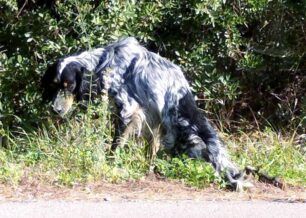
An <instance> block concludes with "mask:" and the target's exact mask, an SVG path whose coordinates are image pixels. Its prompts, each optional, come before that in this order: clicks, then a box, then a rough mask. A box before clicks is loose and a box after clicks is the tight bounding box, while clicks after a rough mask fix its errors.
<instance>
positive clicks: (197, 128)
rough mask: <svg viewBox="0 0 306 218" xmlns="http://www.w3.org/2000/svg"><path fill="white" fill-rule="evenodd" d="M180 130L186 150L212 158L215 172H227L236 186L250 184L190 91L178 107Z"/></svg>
mask: <svg viewBox="0 0 306 218" xmlns="http://www.w3.org/2000/svg"><path fill="white" fill-rule="evenodd" d="M177 124H178V130H179V132H180V141H182V142H183V143H185V149H184V150H186V151H187V154H188V155H189V156H190V157H192V158H203V159H205V160H206V161H208V162H210V163H211V164H212V165H213V167H214V168H215V170H216V172H217V173H218V174H219V175H220V174H224V176H225V178H226V179H227V180H228V182H229V183H230V185H231V186H232V187H233V188H235V189H236V190H242V189H243V187H245V186H249V185H248V184H246V183H245V182H244V181H243V179H242V173H241V172H240V171H239V169H238V168H237V167H236V166H235V164H234V163H233V162H232V161H231V160H230V158H229V156H228V154H227V152H226V150H225V148H224V145H223V143H222V142H221V140H220V139H219V137H218V135H217V133H216V131H215V130H214V129H213V127H212V126H211V124H210V123H209V122H208V120H207V118H206V117H205V116H204V114H203V113H202V112H201V111H200V110H199V109H198V107H197V106H196V103H195V100H194V97H193V95H192V94H191V93H187V94H186V95H185V96H184V97H183V98H182V99H181V100H180V101H179V107H178V120H177Z"/></svg>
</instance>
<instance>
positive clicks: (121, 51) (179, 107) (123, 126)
mask: <svg viewBox="0 0 306 218" xmlns="http://www.w3.org/2000/svg"><path fill="white" fill-rule="evenodd" d="M88 78H90V79H88ZM42 87H43V89H44V92H43V98H44V99H45V100H49V101H53V109H54V110H55V111H56V112H57V113H58V114H60V115H61V116H64V115H65V114H66V113H67V112H68V111H69V110H70V109H71V106H72V104H73V101H74V99H76V100H77V101H80V100H84V99H86V98H87V99H88V98H89V97H91V98H94V97H95V95H97V94H103V93H106V94H108V97H109V98H110V99H112V100H113V101H114V103H115V105H116V107H117V109H118V116H119V117H120V119H119V122H118V125H117V128H116V136H115V139H114V142H113V146H112V148H113V149H115V148H116V147H117V146H121V145H123V144H124V143H125V140H126V139H127V138H128V137H129V136H130V135H131V134H134V135H136V136H142V135H149V134H148V132H150V133H151V134H155V135H158V136H159V137H158V138H159V140H153V141H154V142H153V144H155V145H154V148H156V149H155V152H156V150H157V148H158V144H159V143H160V144H162V145H163V146H164V147H165V148H167V149H175V150H180V151H183V152H185V153H187V154H188V155H189V156H190V157H192V158H201V159H204V160H206V161H208V162H210V163H211V164H212V165H213V167H214V168H215V170H216V172H217V173H218V174H220V173H222V174H224V175H225V178H226V179H227V181H228V182H229V183H230V185H231V186H232V187H233V188H235V189H237V190H241V189H243V187H247V186H248V185H249V183H248V182H246V181H244V180H243V179H242V175H241V173H240V172H239V170H238V168H237V167H236V166H235V165H234V164H233V163H232V162H231V160H230V159H229V157H228V155H227V153H226V150H225V148H224V147H223V145H222V143H221V141H220V139H219V138H218V135H217V133H216V131H215V130H214V129H213V128H212V126H211V125H210V124H209V122H208V120H207V119H206V117H205V116H204V115H203V114H202V113H201V112H200V111H199V109H198V108H197V106H196V103H195V100H194V97H193V95H192V93H191V89H190V87H189V85H188V82H187V80H186V79H185V77H184V75H183V72H182V71H181V69H180V68H179V67H178V66H177V65H175V64H173V63H172V62H170V61H168V60H166V59H165V58H162V57H160V56H159V55H157V54H155V53H152V52H150V51H148V50H147V49H146V48H144V47H143V46H141V45H140V44H139V43H138V41H137V40H136V39H135V38H132V37H129V38H125V39H122V40H119V41H117V42H115V43H113V44H111V45H109V46H106V47H104V48H97V49H93V50H90V51H85V52H83V53H80V54H78V55H72V56H69V57H66V58H63V59H60V60H58V61H57V62H56V63H55V64H53V65H52V66H50V67H49V68H48V69H47V71H46V73H45V75H44V76H43V78H42ZM148 129H149V130H150V131H148ZM155 138H156V137H155Z"/></svg>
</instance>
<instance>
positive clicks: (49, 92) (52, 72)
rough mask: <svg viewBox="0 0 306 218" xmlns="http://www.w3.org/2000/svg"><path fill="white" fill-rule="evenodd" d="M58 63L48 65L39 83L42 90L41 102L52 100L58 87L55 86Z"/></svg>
mask: <svg viewBox="0 0 306 218" xmlns="http://www.w3.org/2000/svg"><path fill="white" fill-rule="evenodd" d="M57 66H58V62H56V63H54V64H52V65H49V66H48V68H47V70H46V72H45V74H44V75H43V77H42V79H41V83H40V87H41V89H42V100H43V101H44V102H49V101H52V100H53V99H54V97H55V96H56V94H57V91H58V85H57V84H56V81H55V80H56V77H57Z"/></svg>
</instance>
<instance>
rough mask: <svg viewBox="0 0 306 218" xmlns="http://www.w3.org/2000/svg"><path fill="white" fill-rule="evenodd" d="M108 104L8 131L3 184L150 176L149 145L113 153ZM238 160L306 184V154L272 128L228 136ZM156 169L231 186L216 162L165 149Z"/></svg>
mask: <svg viewBox="0 0 306 218" xmlns="http://www.w3.org/2000/svg"><path fill="white" fill-rule="evenodd" d="M111 120H112V119H111V117H110V112H109V108H108V106H107V104H106V103H102V104H101V105H99V106H92V105H89V108H88V110H87V112H86V113H83V112H80V113H78V115H76V116H72V117H70V118H69V119H67V120H65V121H57V120H54V119H53V120H52V119H50V120H49V121H48V123H47V124H46V125H44V126H41V127H39V128H38V129H37V130H35V131H31V132H26V131H25V130H22V129H19V131H18V132H14V134H12V133H7V136H8V137H9V138H8V141H7V144H6V146H5V147H1V148H0V182H2V183H7V184H13V185H18V184H19V183H20V182H21V181H23V182H24V181H31V180H36V181H39V182H42V183H46V184H51V185H64V186H72V185H75V184H82V183H88V182H96V181H108V182H121V181H125V180H131V179H139V178H141V177H144V176H145V175H146V174H147V173H148V172H149V169H150V162H151V161H150V160H149V158H148V155H147V146H146V143H145V142H141V141H137V142H136V141H134V140H130V141H129V142H128V144H127V145H126V147H125V148H119V149H117V150H116V152H115V153H114V154H113V153H112V154H111V153H110V152H109V147H110V143H111V141H112V134H113V124H112V122H111ZM223 139H224V141H226V144H227V145H228V148H229V150H230V154H231V156H232V158H233V159H234V160H235V161H236V162H237V163H238V164H239V165H240V166H241V167H244V166H247V165H252V166H255V167H257V168H259V169H260V170H261V171H264V172H266V173H268V174H270V175H272V176H278V177H281V178H283V179H284V180H285V181H286V182H288V183H291V184H295V185H303V186H305V185H306V170H305V169H306V166H305V153H304V152H305V151H303V150H302V149H301V147H298V146H295V145H294V143H293V142H292V140H291V139H290V138H289V139H286V138H282V137H281V136H280V135H277V134H276V133H275V132H273V131H271V130H268V129H267V130H266V131H264V132H254V133H252V134H246V133H242V134H240V135H239V136H228V135H224V136H223ZM153 165H154V166H155V171H157V172H158V173H159V174H162V175H164V176H166V177H167V178H171V179H179V180H180V181H182V182H183V183H186V184H188V185H192V186H196V187H205V186H207V185H209V184H211V183H216V184H218V185H219V186H220V187H225V186H226V184H225V182H224V181H222V180H221V179H220V178H218V177H216V176H215V175H214V170H213V169H212V167H211V166H210V164H208V163H205V162H203V161H200V160H192V159H189V158H188V157H187V156H184V155H183V156H180V157H170V156H169V155H168V154H167V153H165V152H163V151H160V152H159V154H158V157H157V159H156V160H155V161H154V162H153Z"/></svg>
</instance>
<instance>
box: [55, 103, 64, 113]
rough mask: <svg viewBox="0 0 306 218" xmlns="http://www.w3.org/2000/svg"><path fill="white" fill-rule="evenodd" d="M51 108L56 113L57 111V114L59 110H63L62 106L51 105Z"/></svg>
mask: <svg viewBox="0 0 306 218" xmlns="http://www.w3.org/2000/svg"><path fill="white" fill-rule="evenodd" d="M53 110H54V111H55V112H56V113H59V114H60V113H61V112H63V108H62V107H58V106H57V107H56V106H54V105H53Z"/></svg>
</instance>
